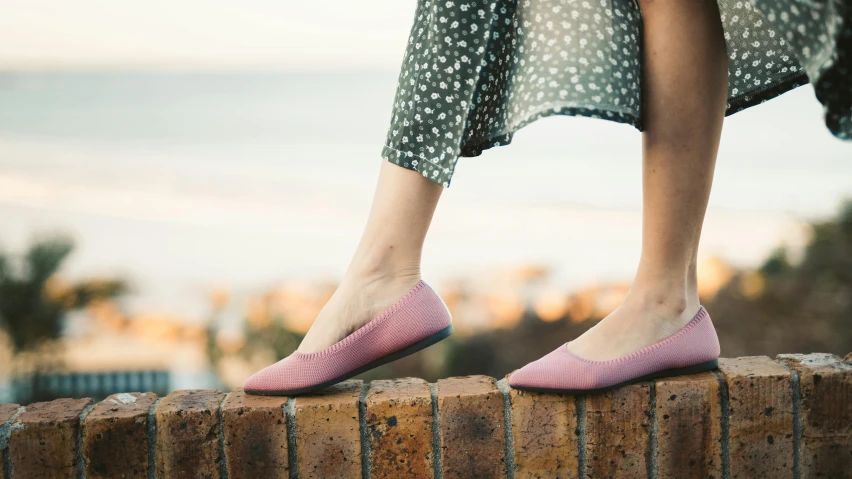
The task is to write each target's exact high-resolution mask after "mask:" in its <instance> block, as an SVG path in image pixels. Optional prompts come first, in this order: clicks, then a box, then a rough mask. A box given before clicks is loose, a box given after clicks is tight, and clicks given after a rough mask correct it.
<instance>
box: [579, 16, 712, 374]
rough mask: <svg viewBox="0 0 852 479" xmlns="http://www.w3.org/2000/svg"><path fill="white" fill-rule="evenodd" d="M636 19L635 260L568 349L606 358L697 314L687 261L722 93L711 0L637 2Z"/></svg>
mask: <svg viewBox="0 0 852 479" xmlns="http://www.w3.org/2000/svg"><path fill="white" fill-rule="evenodd" d="M639 3H640V8H641V10H642V18H643V21H644V58H643V62H644V73H643V74H644V92H643V93H644V96H643V101H644V103H643V108H644V112H645V113H644V115H645V116H644V123H645V128H646V130H645V132H644V133H643V137H642V139H643V152H642V153H643V171H642V176H643V182H642V187H643V205H642V210H643V211H642V256H641V259H640V261H639V268H638V271H637V274H636V279H635V281H634V283H633V285H632V286H631V288H630V291H629V292H628V294H627V297H626V298H625V299H624V302H623V303H622V304H621V306H619V307H618V308H617V309H616V310H615V311H614V312H613V313H612V314H610V315H609V316H608V317H606V318H605V319H604V320H603V321H601V322H600V323H598V324H597V325H596V326H595V327H594V328H592V329H590V330H589V331H588V332H587V333H586V334H584V335H583V336H581V337H580V338H578V339H577V340H575V341H573V342H572V343H571V346H570V349H571V351H573V352H574V353H576V354H577V355H579V356H581V357H584V358H587V359H593V360H606V359H613V358H616V357H619V356H623V355H625V354H628V353H631V352H633V351H636V350H638V349H641V348H643V347H645V346H648V345H650V344H653V343H655V342H657V341H660V340H662V339H664V338H666V337H668V336H671V335H672V334H674V333H675V332H677V331H679V330H680V329H681V328H682V327H683V326H684V325H685V324H686V323H687V322H689V321H690V319H692V317H693V316H694V315H695V313H696V312H697V311H698V307H699V302H698V290H697V278H696V259H697V251H698V239H699V237H700V235H701V225H702V223H703V221H704V212H705V210H706V208H707V199H708V197H709V195H710V185H711V183H712V180H713V168H714V166H715V161H716V152H717V150H718V146H719V137H720V134H721V130H722V120H723V117H724V112H725V101H726V98H727V91H728V77H727V72H728V70H727V54H726V50H725V39H724V36H723V31H722V23H721V20H720V18H719V10H718V7H717V5H716V1H715V0H690V1H685V0H640V1H639Z"/></svg>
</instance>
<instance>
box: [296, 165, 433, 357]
mask: <svg viewBox="0 0 852 479" xmlns="http://www.w3.org/2000/svg"><path fill="white" fill-rule="evenodd" d="M442 191H443V187H442V186H440V185H438V184H436V183H433V182H431V181H429V180H428V179H426V178H424V177H423V176H422V175H421V174H419V173H417V172H415V171H412V170H408V169H406V168H402V167H400V166H397V165H394V164H391V163H390V162H389V161H385V160H382V166H381V171H380V172H379V182H378V185H377V186H376V192H375V194H374V196H373V205H372V207H371V209H370V216H369V218H368V219H367V226H366V227H365V228H364V233H363V235H362V236H361V241H360V243H359V244H358V248H357V250H356V251H355V256H354V257H353V258H352V261H351V262H350V264H349V267H348V268H347V270H346V273H345V274H344V276H343V280H342V281H341V282H340V285H339V286H338V288H337V291H335V292H334V294H333V295H332V297H331V299H329V301H328V303H327V304H326V305H325V307H323V309H322V311H320V313H319V315H318V316H317V318H316V320H314V324H313V325H312V326H311V329H310V330H309V331H308V334H307V335H306V336H305V339H304V340H303V341H302V344H301V345H300V346H299V351H301V352H303V353H310V352H314V351H319V350H321V349H324V348H327V347H329V346H331V345H332V344H334V343H336V342H337V341H339V340H341V339H343V338H344V337H346V336H348V335H349V334H350V333H352V332H353V331H354V330H356V329H358V328H360V327H361V326H363V325H364V324H366V323H367V322H368V321H369V320H371V319H373V318H374V317H376V316H377V315H378V314H380V313H381V312H382V311H384V310H385V309H387V308H388V307H389V306H390V305H392V304H393V303H395V302H396V301H397V300H399V299H400V298H401V297H402V296H403V295H404V294H405V293H407V292H408V290H410V289H411V288H412V287H413V286H414V285H415V284H417V282H418V281H420V254H421V252H422V250H423V241H424V239H425V238H426V231H427V230H428V229H429V223H430V222H431V221H432V214H433V213H434V212H435V206H436V205H437V204H438V199H439V198H440V197H441V192H442Z"/></svg>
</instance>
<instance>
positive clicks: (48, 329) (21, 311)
mask: <svg viewBox="0 0 852 479" xmlns="http://www.w3.org/2000/svg"><path fill="white" fill-rule="evenodd" d="M73 250H74V242H73V241H72V240H71V239H70V238H67V237H65V236H54V237H48V238H41V239H38V240H36V241H35V242H33V244H32V245H30V247H29V248H28V249H27V251H26V253H25V254H24V255H23V256H22V257H17V258H16V257H13V256H11V255H10V254H7V253H5V252H2V251H0V327H2V328H3V329H4V330H5V331H6V332H7V333H8V334H9V337H10V338H11V342H12V348H13V351H12V352H13V353H18V352H26V351H31V350H33V349H35V348H37V347H38V346H39V345H40V344H41V343H43V342H45V341H49V340H54V339H57V338H58V337H59V336H60V334H61V332H62V320H63V319H64V318H65V315H66V314H67V313H68V312H70V311H73V310H76V309H81V308H84V307H86V306H87V305H89V304H91V303H92V302H94V301H98V300H102V299H108V298H113V297H115V296H118V295H120V294H122V293H124V292H125V291H126V290H127V286H126V284H125V283H124V282H123V281H120V280H115V279H106V280H85V281H79V282H75V283H72V284H63V283H62V282H61V281H59V280H57V278H56V276H55V274H56V273H57V271H59V269H60V267H61V266H62V263H63V262H64V261H65V260H66V259H67V258H68V255H70V254H71V252H72V251H73Z"/></svg>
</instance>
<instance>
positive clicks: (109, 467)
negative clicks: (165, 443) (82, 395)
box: [82, 393, 157, 479]
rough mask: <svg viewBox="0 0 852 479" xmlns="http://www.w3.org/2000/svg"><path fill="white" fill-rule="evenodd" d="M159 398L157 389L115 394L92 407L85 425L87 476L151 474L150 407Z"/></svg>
mask: <svg viewBox="0 0 852 479" xmlns="http://www.w3.org/2000/svg"><path fill="white" fill-rule="evenodd" d="M156 400H157V395H156V394H154V393H121V394H113V395H112V396H109V397H108V398H106V399H104V400H103V401H101V402H99V403H98V404H96V405H95V407H94V408H92V410H91V411H89V413H88V414H87V415H86V419H84V420H83V426H82V427H83V434H82V436H83V444H82V447H83V457H84V458H85V460H86V477H87V479H101V478H104V479H106V478H113V477H121V478H139V479H145V478H147V477H148V410H149V409H150V408H151V405H152V404H154V401H156ZM117 458H121V460H117Z"/></svg>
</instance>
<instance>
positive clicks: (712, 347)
mask: <svg viewBox="0 0 852 479" xmlns="http://www.w3.org/2000/svg"><path fill="white" fill-rule="evenodd" d="M568 344H570V343H567V344H563V345H562V346H560V347H559V348H558V349H556V350H555V351H553V352H552V353H550V354H548V355H547V356H545V357H543V358H541V359H539V360H538V361H533V362H531V363H529V364H527V365H526V366H524V367H522V368H521V369H519V370H517V371H515V372H514V373H512V375H511V376H510V377H509V385H510V386H512V387H513V388H515V389H522V390H525V391H537V392H555V393H567V394H585V393H590V392H599V391H606V390H609V389H615V388H617V387H621V386H626V385H628V384H633V383H638V382H642V381H647V380H650V379H655V378H662V377H668V376H678V375H681V374H693V373H698V372H702V371H710V370H713V369H716V367H718V365H719V362H718V359H719V338H718V337H717V336H716V329H715V328H713V323H712V322H711V321H710V315H709V314H707V310H706V309H704V307H703V306H702V307H700V308H699V309H698V313H697V314H696V315H695V317H694V318H692V320H691V321H690V322H689V323H687V325H686V326H684V327H683V329H681V330H680V331H678V332H677V333H675V334H674V335H673V336H670V337H668V338H666V339H664V340H662V341H660V342H658V343H655V344H652V345H650V346H648V347H646V348H643V349H640V350H639V351H636V352H633V353H630V354H628V355H626V356H622V357H620V358H616V359H611V360H609V361H592V360H589V359H583V358H581V357H579V356H577V355H576V354H574V353H572V352H571V351H569V350H568Z"/></svg>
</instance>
